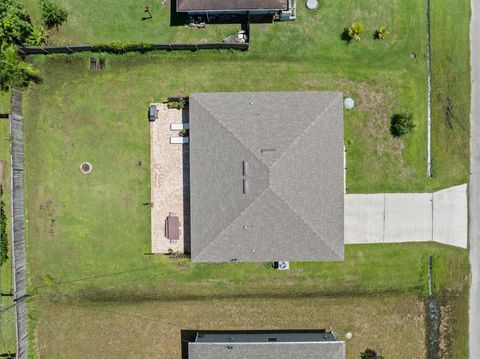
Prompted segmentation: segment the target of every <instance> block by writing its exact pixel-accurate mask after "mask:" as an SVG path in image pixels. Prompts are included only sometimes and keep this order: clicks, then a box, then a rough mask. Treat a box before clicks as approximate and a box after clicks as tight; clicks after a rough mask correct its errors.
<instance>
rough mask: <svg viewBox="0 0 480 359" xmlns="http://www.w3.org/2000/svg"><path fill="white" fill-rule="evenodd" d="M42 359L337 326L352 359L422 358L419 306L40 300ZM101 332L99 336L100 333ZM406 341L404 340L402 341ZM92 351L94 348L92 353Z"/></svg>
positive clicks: (408, 298)
mask: <svg viewBox="0 0 480 359" xmlns="http://www.w3.org/2000/svg"><path fill="white" fill-rule="evenodd" d="M38 309H39V312H40V315H39V318H38V326H39V329H38V333H39V339H38V346H39V348H40V349H39V354H40V355H39V356H40V357H42V358H76V357H79V354H80V353H81V357H82V358H99V357H101V358H106V359H109V358H112V359H113V358H123V357H128V358H165V359H170V358H172V359H178V358H180V357H181V355H180V353H181V340H180V333H181V330H184V329H191V330H192V329H197V328H201V329H212V330H221V329H230V330H232V329H253V328H255V329H277V328H292V329H305V328H330V327H331V326H332V327H333V328H334V330H335V333H336V334H337V337H338V339H339V340H345V334H346V333H347V332H352V333H353V338H352V339H351V340H349V341H347V343H346V350H347V358H348V359H356V358H359V356H360V352H361V351H363V350H365V348H366V347H374V348H376V349H377V350H381V351H382V353H383V354H384V355H386V356H387V357H388V358H390V359H404V358H424V357H425V346H424V338H425V325H424V323H425V320H424V309H423V303H422V301H421V300H420V299H419V298H418V297H416V296H414V295H399V296H391V295H386V296H366V297H364V296H354V297H351V296H344V297H331V298H317V297H313V298H288V299H286V298H282V297H278V298H275V297H271V298H256V297H251V298H230V299H211V300H187V301H185V300H174V301H168V300H166V301H164V300H158V301H143V302H139V303H75V302H70V303H65V302H59V303H52V302H50V301H48V300H40V301H39V302H38ZM99 333H102V335H99ZM398 338H401V340H398ZM87 348H89V349H87Z"/></svg>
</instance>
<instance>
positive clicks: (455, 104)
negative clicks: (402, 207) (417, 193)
mask: <svg viewBox="0 0 480 359" xmlns="http://www.w3.org/2000/svg"><path fill="white" fill-rule="evenodd" d="M431 7H432V10H431V33H432V35H431V36H432V122H433V127H432V129H433V132H432V136H433V137H432V150H433V171H434V175H435V176H441V175H442V174H446V175H448V177H450V178H451V179H452V180H453V181H456V182H459V183H460V182H467V181H468V175H469V148H470V146H469V143H470V41H469V40H470V39H469V28H470V2H469V1H463V0H462V1H455V4H454V6H452V4H447V3H446V2H444V1H438V0H432V4H431Z"/></svg>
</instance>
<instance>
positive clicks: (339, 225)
mask: <svg viewBox="0 0 480 359" xmlns="http://www.w3.org/2000/svg"><path fill="white" fill-rule="evenodd" d="M189 111H190V113H189V116H190V205H191V209H190V214H191V256H192V260H193V261H203V262H224V261H231V260H237V261H240V262H242V261H245V262H266V261H278V260H286V261H320V260H322V261H323V260H343V195H344V163H343V162H344V157H343V156H344V154H343V113H342V94H341V93H339V92H253V93H247V92H244V93H201V94H192V95H191V96H190V107H189ZM262 150H263V151H262ZM265 150H267V151H265ZM271 150H274V151H271ZM244 163H245V164H246V167H247V169H246V171H247V172H248V173H247V174H246V175H245V176H244V174H243V171H244V168H243V167H244ZM245 181H246V187H247V188H246V189H247V193H243V192H244V186H245Z"/></svg>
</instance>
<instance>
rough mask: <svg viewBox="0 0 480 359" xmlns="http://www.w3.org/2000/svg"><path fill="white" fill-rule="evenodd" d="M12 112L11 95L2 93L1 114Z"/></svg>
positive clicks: (0, 94) (0, 92)
mask: <svg viewBox="0 0 480 359" xmlns="http://www.w3.org/2000/svg"><path fill="white" fill-rule="evenodd" d="M9 112H10V93H9V92H4V91H0V114H1V113H9Z"/></svg>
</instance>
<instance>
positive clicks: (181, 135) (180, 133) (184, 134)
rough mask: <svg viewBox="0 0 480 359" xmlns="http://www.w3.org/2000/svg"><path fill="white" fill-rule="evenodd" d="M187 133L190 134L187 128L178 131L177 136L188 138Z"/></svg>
mask: <svg viewBox="0 0 480 359" xmlns="http://www.w3.org/2000/svg"><path fill="white" fill-rule="evenodd" d="M189 133H190V131H189V130H188V128H184V129H183V130H180V132H179V133H178V135H179V136H180V137H188V135H189Z"/></svg>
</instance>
